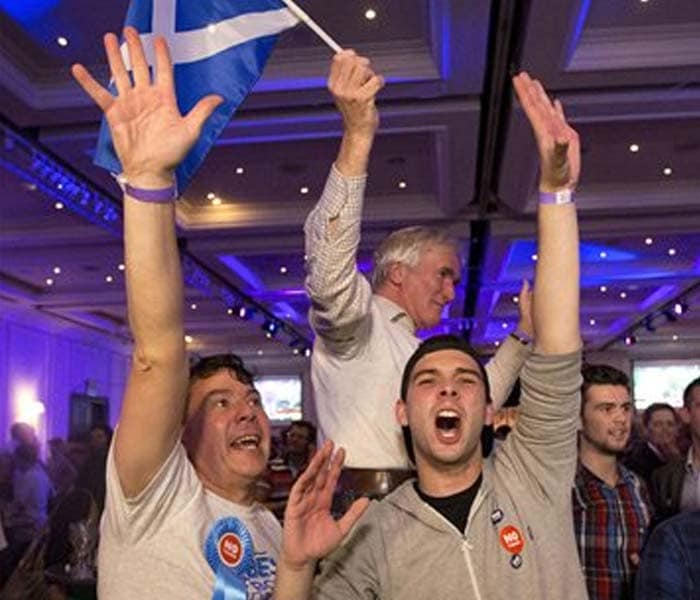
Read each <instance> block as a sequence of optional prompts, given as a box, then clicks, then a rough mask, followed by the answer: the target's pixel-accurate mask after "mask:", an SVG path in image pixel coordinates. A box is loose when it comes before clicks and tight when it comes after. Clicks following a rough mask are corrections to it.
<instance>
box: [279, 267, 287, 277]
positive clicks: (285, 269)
mask: <svg viewBox="0 0 700 600" xmlns="http://www.w3.org/2000/svg"><path fill="white" fill-rule="evenodd" d="M280 273H282V275H286V273H287V267H285V266H284V265H282V266H281V267H280Z"/></svg>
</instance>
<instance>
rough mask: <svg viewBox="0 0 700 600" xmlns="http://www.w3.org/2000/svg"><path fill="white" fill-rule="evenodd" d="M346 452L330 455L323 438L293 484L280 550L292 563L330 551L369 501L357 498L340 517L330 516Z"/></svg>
mask: <svg viewBox="0 0 700 600" xmlns="http://www.w3.org/2000/svg"><path fill="white" fill-rule="evenodd" d="M344 458H345V451H344V450H343V449H342V448H340V449H338V451H337V452H335V454H333V443H332V442H330V441H326V442H325V443H324V444H323V446H321V449H320V450H318V452H316V454H315V456H314V457H313V459H311V463H309V466H308V467H307V468H306V470H305V471H304V472H303V473H302V475H301V476H300V477H299V479H298V480H297V481H296V483H295V484H294V486H293V487H292V491H291V493H290V495H289V502H288V503H287V509H286V510H285V513H284V532H283V538H282V552H283V554H284V557H285V560H286V561H287V562H288V564H291V565H302V564H305V563H307V562H309V561H315V560H317V559H319V558H321V557H323V556H325V555H326V554H328V553H329V552H330V551H332V550H333V549H334V548H335V547H336V546H337V545H338V544H340V542H341V541H342V539H343V538H344V537H345V535H346V534H347V533H348V531H350V528H351V527H352V526H353V525H354V524H355V522H356V521H357V519H359V518H360V516H361V515H362V513H363V512H364V510H365V509H366V508H367V506H368V504H369V500H368V499H367V498H360V499H359V500H356V501H355V503H354V504H353V505H352V506H351V507H350V509H349V510H348V511H347V512H346V513H345V514H344V515H343V516H342V517H341V518H340V519H339V520H337V521H336V520H335V519H334V518H333V516H332V515H331V512H330V509H331V503H332V501H333V493H334V491H335V486H336V483H337V482H338V477H339V476H340V470H341V467H342V466H343V459H344Z"/></svg>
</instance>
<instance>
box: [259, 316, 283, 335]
mask: <svg viewBox="0 0 700 600" xmlns="http://www.w3.org/2000/svg"><path fill="white" fill-rule="evenodd" d="M279 326H280V325H279V323H278V322H277V321H273V320H271V319H267V320H266V321H265V322H264V323H263V326H262V328H263V330H264V331H265V332H266V333H265V337H267V338H268V339H269V338H271V337H272V336H273V335H275V333H277V330H278V329H279Z"/></svg>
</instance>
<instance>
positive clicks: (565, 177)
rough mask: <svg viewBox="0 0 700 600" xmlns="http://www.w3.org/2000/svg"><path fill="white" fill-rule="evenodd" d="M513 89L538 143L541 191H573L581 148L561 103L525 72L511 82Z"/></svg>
mask: <svg viewBox="0 0 700 600" xmlns="http://www.w3.org/2000/svg"><path fill="white" fill-rule="evenodd" d="M513 87H514V88H515V91H516V93H517V95H518V99H519V100H520V104H521V105H522V107H523V110H524V111H525V114H526V115H527V118H528V120H529V121H530V125H531V126H532V130H533V132H534V134H535V138H536V140H537V147H538V149H539V153H540V191H541V192H556V191H558V190H563V189H570V190H574V189H575V188H576V184H577V183H578V180H579V175H580V171H581V147H580V143H579V138H578V134H577V133H576V131H575V130H574V129H573V128H572V127H571V126H570V125H569V124H568V123H567V121H566V116H565V115H564V109H563V107H562V104H561V102H560V101H559V100H555V101H554V102H552V100H550V98H549V96H548V95H547V92H545V90H544V88H543V87H542V84H541V83H540V82H539V81H537V80H536V79H532V78H531V77H530V76H529V75H528V74H527V73H525V72H523V73H520V74H519V75H517V76H515V77H514V78H513Z"/></svg>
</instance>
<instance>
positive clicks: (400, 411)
mask: <svg viewBox="0 0 700 600" xmlns="http://www.w3.org/2000/svg"><path fill="white" fill-rule="evenodd" d="M394 415H396V422H397V423H398V424H399V425H401V427H406V426H407V425H408V419H407V418H406V403H405V402H404V401H403V400H401V398H399V399H398V400H397V401H396V404H394Z"/></svg>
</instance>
